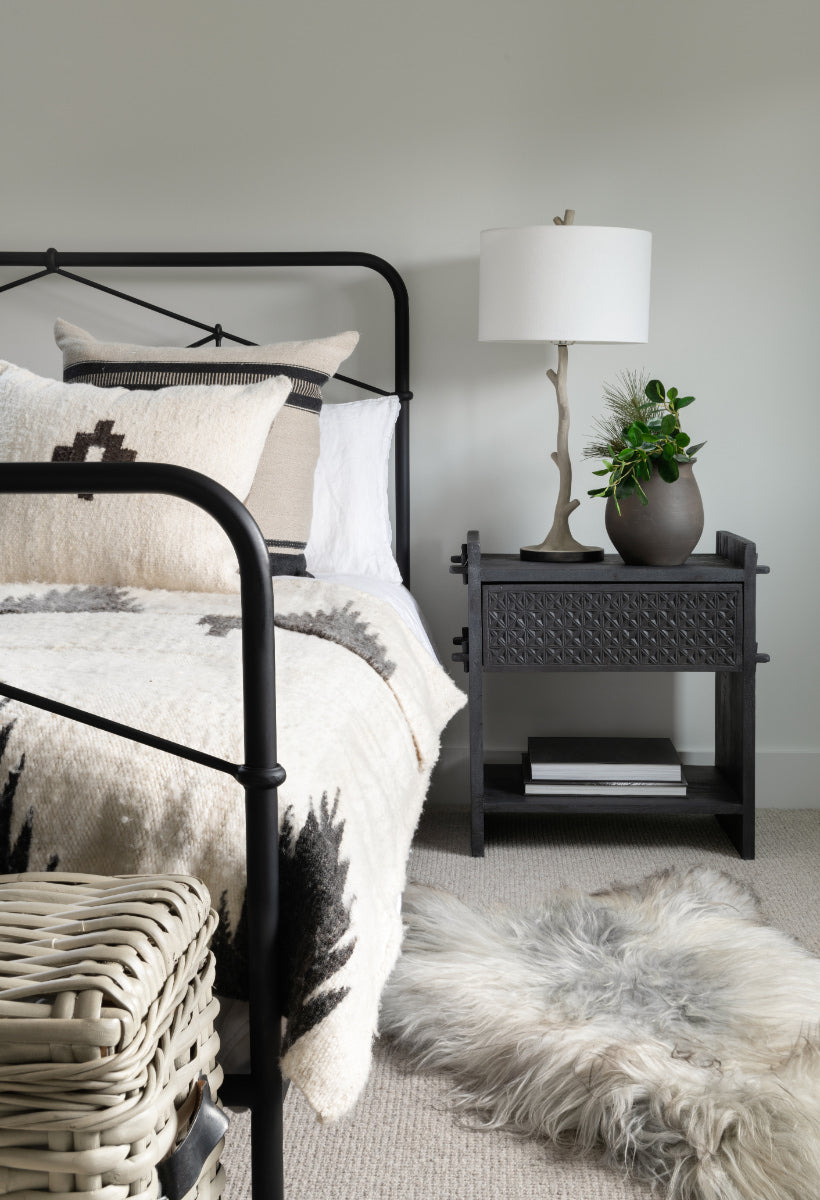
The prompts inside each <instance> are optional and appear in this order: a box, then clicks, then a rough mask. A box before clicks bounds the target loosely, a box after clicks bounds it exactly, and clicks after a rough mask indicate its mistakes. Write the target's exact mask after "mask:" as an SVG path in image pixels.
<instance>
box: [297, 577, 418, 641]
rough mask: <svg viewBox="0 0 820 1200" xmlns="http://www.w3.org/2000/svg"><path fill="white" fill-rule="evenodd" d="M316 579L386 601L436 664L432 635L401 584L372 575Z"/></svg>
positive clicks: (416, 605) (410, 595)
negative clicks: (354, 589)
mask: <svg viewBox="0 0 820 1200" xmlns="http://www.w3.org/2000/svg"><path fill="white" fill-rule="evenodd" d="M316 578H317V579H325V580H328V581H329V582H330V583H339V584H342V585H343V586H344V587H350V588H356V589H357V591H360V592H367V594H368V595H370V596H375V597H376V598H377V599H379V600H386V601H387V603H388V604H390V605H392V607H393V608H394V609H395V611H396V612H397V613H398V614H399V616H400V617H401V618H402V619H403V620H404V623H405V624H406V625H407V627H408V628H409V629H410V630H411V631H412V633H414V634H415V636H416V637H417V638H418V640H419V641H420V642H421V644H422V646H424V648H425V650H427V651H428V653H430V654H431V655H432V656H433V658H434V659H435V660H436V662H440V656H439V654H438V652H437V651H436V649H435V646H434V644H433V638H432V634H431V633H430V627H429V625H428V624H427V620H426V618H425V616H424V614H423V612H422V611H421V608H420V607H419V603H418V601H417V600H416V598H415V596H414V595H413V593H412V592H411V591H409V589H408V588H406V587H405V586H404V584H403V583H394V582H393V581H392V580H390V579H378V578H376V576H374V575H318V574H317V576H316Z"/></svg>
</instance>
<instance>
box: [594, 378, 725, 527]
mask: <svg viewBox="0 0 820 1200" xmlns="http://www.w3.org/2000/svg"><path fill="white" fill-rule="evenodd" d="M694 399H695V397H694V396H680V395H678V389H677V388H669V390H668V391H667V390H666V388H665V387H664V386H663V384H662V383H661V381H660V380H659V379H650V380H649V381H648V382H647V380H646V376H645V375H643V374H641V373H639V372H637V371H634V372H629V371H627V372H625V373H624V374H623V375H621V376H620V383H619V384H617V385H606V386H605V388H604V401H605V403H606V405H607V407H608V409H609V413H608V414H607V416H605V417H604V418H603V419H602V420H601V421H599V422H598V423H597V430H598V434H599V437H598V438H597V439H596V440H595V441H593V442H590V444H589V445H588V446H587V447H586V449H585V451H584V457H585V458H602V459H603V464H604V465H603V467H602V468H601V469H600V470H599V471H594V472H593V474H595V475H606V476H608V482H607V484H606V486H605V487H600V488H590V490H589V495H590V496H601V497H603V498H607V497H609V496H611V497H612V498H613V500H614V501H615V507H616V508H617V510H618V512H619V513H620V511H621V506H620V504H619V501H620V500H623V499H625V498H626V497H627V496H633V495H635V494H637V496H638V499H639V501H640V502H641V504H648V503H649V501H648V500H647V497H646V493H645V492H644V490H643V488H642V487H641V481H642V480H643V481H644V482H646V480H648V479H650V478H651V476H652V472H653V470H654V471H657V472H658V474H659V475H660V477H661V479H663V480H664V481H665V482H666V483H674V482H675V480H676V479H677V478H678V475H679V474H680V464H681V463H687V462H691V461H692V460H693V458H694V456H695V455H696V454H697V452H698V450H700V449H701V447H702V446H705V445H706V443H705V442H698V444H697V445H696V446H693V445H691V444H690V438H689V435H688V434H686V433H684V432H683V430H682V429H681V424H680V410H681V409H682V408H686V407H687V406H688V405H690V404H692V403H693V402H694Z"/></svg>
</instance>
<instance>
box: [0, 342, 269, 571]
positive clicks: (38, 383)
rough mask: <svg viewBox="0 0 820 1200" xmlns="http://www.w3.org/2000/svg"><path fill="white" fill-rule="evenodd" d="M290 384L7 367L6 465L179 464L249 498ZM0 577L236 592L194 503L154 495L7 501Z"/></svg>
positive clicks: (224, 552)
mask: <svg viewBox="0 0 820 1200" xmlns="http://www.w3.org/2000/svg"><path fill="white" fill-rule="evenodd" d="M290 386H291V385H290V380H289V379H288V378H287V377H286V376H283V375H279V376H275V377H273V378H271V379H267V380H265V381H264V382H262V383H253V384H243V385H240V386H236V387H232V386H218V387H171V388H163V389H161V390H160V391H155V392H149V391H127V390H126V389H125V388H98V387H94V386H93V385H91V384H83V383H74V384H66V383H59V382H58V381H57V380H55V379H42V378H40V377H39V376H38V375H33V374H32V373H31V372H30V371H27V370H25V369H24V368H22V367H15V366H13V365H12V364H11V363H7V362H2V361H0V463H2V462H52V461H57V462H60V461H62V462H93V461H97V462H99V461H101V460H102V461H105V462H116V461H136V462H164V463H176V464H177V465H179V466H182V467H191V468H193V469H194V470H197V471H201V472H202V473H203V474H205V475H210V476H211V477H212V478H213V479H216V480H217V481H218V482H219V483H221V484H223V485H224V486H225V487H226V488H228V490H229V491H231V492H233V493H234V495H235V496H238V497H239V498H240V499H241V500H242V499H244V498H245V496H247V494H248V492H249V490H250V487H251V484H252V482H253V478H254V473H255V471H256V467H257V463H258V462H259V457H260V455H261V453H262V450H263V448H264V445H265V440H266V438H267V436H268V432H269V430H270V427H271V424H272V422H273V420H274V418H275V416H276V414H277V413H278V412H279V410H280V409H281V408H282V406H283V404H284V403H285V400H286V399H287V396H288V393H289V392H290ZM0 469H2V468H0ZM0 580H3V581H5V582H12V581H14V582H22V583H25V582H29V581H34V580H36V581H39V582H41V583H98V584H99V583H102V584H118V585H123V584H127V585H131V586H133V587H148V588H173V589H182V590H186V591H200V592H233V591H238V590H239V575H238V571H237V564H236V556H235V554H234V552H233V548H232V546H231V543H230V541H229V540H228V537H227V534H225V533H224V532H223V530H222V529H221V528H220V526H219V525H217V524H216V522H215V521H214V520H213V518H211V517H209V516H208V515H207V514H206V513H204V512H203V511H202V510H201V509H200V508H198V507H197V506H196V505H193V504H190V503H189V502H188V501H186V500H181V499H179V498H178V497H175V496H156V495H124V496H120V495H96V496H93V497H90V498H89V497H82V496H64V495H59V496H55V495H34V496H29V495H25V496H19V495H0Z"/></svg>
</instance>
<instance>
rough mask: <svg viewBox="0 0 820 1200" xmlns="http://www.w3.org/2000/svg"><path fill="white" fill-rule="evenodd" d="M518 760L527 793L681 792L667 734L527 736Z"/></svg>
mask: <svg viewBox="0 0 820 1200" xmlns="http://www.w3.org/2000/svg"><path fill="white" fill-rule="evenodd" d="M522 761H523V767H524V793H525V794H526V795H536V796H555V795H576V796H633V797H640V796H685V795H686V777H685V776H684V773H683V768H682V766H681V761H680V758H679V757H678V752H677V750H676V749H675V747H674V746H673V744H672V742H671V740H670V739H669V738H605V737H604V738H601V737H590V738H586V737H531V738H530V739H529V741H528V753H527V754H525V755H523V759H522Z"/></svg>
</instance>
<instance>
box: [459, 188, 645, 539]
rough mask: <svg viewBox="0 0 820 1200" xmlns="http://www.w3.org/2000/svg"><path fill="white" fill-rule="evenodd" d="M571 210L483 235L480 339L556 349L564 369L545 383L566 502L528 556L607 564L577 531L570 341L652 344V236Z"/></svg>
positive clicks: (551, 373) (560, 487) (562, 499)
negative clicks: (573, 522) (573, 523)
mask: <svg viewBox="0 0 820 1200" xmlns="http://www.w3.org/2000/svg"><path fill="white" fill-rule="evenodd" d="M574 217H575V213H574V211H573V210H572V209H567V211H566V212H565V214H564V216H563V217H555V218H554V221H553V224H552V225H528V226H524V227H522V228H518V229H485V230H484V231H483V232H482V234H481V260H480V273H479V318H478V340H479V341H480V342H554V343H556V344H557V346H558V370H557V372H556V371H554V370H552V369H550V370H548V371H547V377H548V378H549V379H550V381H551V382H552V384H553V386H554V387H555V392H556V398H557V400H558V444H557V448H556V450H555V451H554V452H553V454H552V455H551V458H552V460H553V462H554V463H555V464H556V466H557V467H558V500H557V502H556V505H555V516H554V518H553V522H552V528H551V529H550V531H549V533H548V534H547V536H546V537H545V538H544V540H543V542H541V543H540V544H539V545H537V546H523V547H522V548H521V558H525V559H536V560H538V561H542V562H543V561H547V562H550V561H556V562H561V561H563V562H583V561H595V560H596V559H600V558H603V555H604V552H603V549H602V548H601V547H600V546H583V545H581V543H580V542H577V541H576V540H575V538H574V537H573V536H572V534H571V533H570V528H569V517H570V513H572V512H573V511H574V510H575V509H576V508H577V507H578V504H579V501H578V500H573V499H572V498H571V494H572V465H571V463H570V457H569V440H568V439H569V402H568V400H567V358H568V350H567V347H568V346H569V345H570V343H571V342H609V343H613V342H646V341H647V340H648V337H649V270H650V260H651V253H652V235H651V233H647V232H646V231H645V230H643V229H611V228H607V227H602V226H597V225H575V224H573V221H574Z"/></svg>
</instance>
